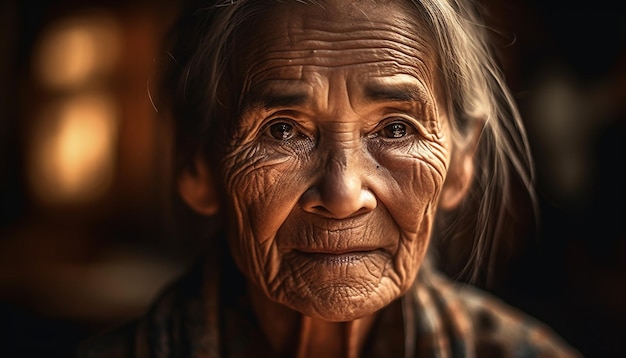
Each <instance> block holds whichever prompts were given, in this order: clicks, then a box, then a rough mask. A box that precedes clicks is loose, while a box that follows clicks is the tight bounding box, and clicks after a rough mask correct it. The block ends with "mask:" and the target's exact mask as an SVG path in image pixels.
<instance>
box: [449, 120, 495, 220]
mask: <svg viewBox="0 0 626 358" xmlns="http://www.w3.org/2000/svg"><path fill="white" fill-rule="evenodd" d="M478 122H479V123H476V125H475V126H474V128H472V129H471V130H470V133H469V138H468V140H467V141H466V142H465V145H462V146H461V147H460V148H456V150H455V151H454V152H453V155H452V159H451V160H450V167H449V168H448V174H447V176H446V181H445V182H444V184H443V188H442V190H441V196H440V197H439V207H440V208H442V209H444V210H451V209H454V208H456V207H457V206H458V205H459V204H460V203H461V201H462V200H463V198H464V197H465V195H466V194H467V192H468V191H469V189H470V187H471V186H472V178H473V177H474V154H475V152H476V148H477V146H478V140H479V138H480V132H481V131H482V128H483V124H484V122H482V121H478Z"/></svg>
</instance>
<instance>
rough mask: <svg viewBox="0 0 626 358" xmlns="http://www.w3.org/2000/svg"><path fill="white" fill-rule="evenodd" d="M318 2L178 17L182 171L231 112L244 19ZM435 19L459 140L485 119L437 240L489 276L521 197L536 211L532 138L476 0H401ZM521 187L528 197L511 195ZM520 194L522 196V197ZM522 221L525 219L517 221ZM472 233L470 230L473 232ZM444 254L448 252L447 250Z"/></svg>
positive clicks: (245, 0) (212, 143)
mask: <svg viewBox="0 0 626 358" xmlns="http://www.w3.org/2000/svg"><path fill="white" fill-rule="evenodd" d="M289 1H292V2H294V3H303V4H317V5H320V2H323V1H313V0H308V1H305V0H230V1H223V0H213V1H204V4H203V5H202V4H201V5H198V4H195V5H192V6H190V8H193V9H192V11H187V12H184V13H183V16H182V17H181V18H180V20H179V22H178V24H177V26H175V27H174V32H172V34H171V37H170V41H172V42H171V44H170V45H171V46H170V48H171V50H170V52H169V53H168V55H169V56H168V57H169V61H166V64H165V72H164V73H163V76H162V81H161V86H160V87H161V91H160V92H159V95H160V97H161V99H162V101H159V103H160V104H163V103H164V104H165V106H166V107H168V108H169V109H170V110H171V112H170V115H171V116H172V118H174V119H175V121H174V123H175V124H174V128H175V139H174V140H175V148H176V151H175V158H176V159H175V168H176V170H175V171H176V172H179V171H180V170H182V169H185V168H189V167H191V163H192V161H193V159H194V157H195V156H196V155H197V154H198V153H204V154H205V155H207V157H211V156H212V155H215V153H212V149H215V148H217V147H218V146H216V144H218V142H219V140H220V138H224V137H225V136H224V134H225V133H224V132H223V130H224V128H223V127H227V126H228V125H227V124H225V122H226V121H228V120H232V118H233V115H232V114H233V113H232V111H236V110H237V109H236V108H228V107H229V106H228V103H237V100H236V99H233V97H236V96H237V95H239V94H240V93H239V91H240V90H241V89H237V88H230V86H231V84H232V83H235V82H234V81H233V78H236V77H237V74H236V73H235V71H236V70H237V69H236V68H233V67H235V65H234V63H236V62H237V61H236V59H235V58H234V57H235V56H236V55H235V51H234V50H235V46H236V41H237V36H238V34H239V33H241V31H245V23H246V21H247V20H248V19H250V18H251V17H252V16H254V15H255V14H257V13H258V12H260V11H264V10H266V9H267V8H268V7H269V6H270V5H272V4H276V3H286V2H289ZM403 1H406V3H407V5H410V6H411V7H412V8H413V9H414V12H415V14H416V16H419V17H420V20H422V21H424V22H425V23H426V24H427V25H429V27H430V29H431V30H432V34H433V35H434V38H435V39H436V41H437V44H435V45H436V46H437V47H436V48H437V49H438V52H439V56H440V72H441V78H442V80H443V83H444V91H445V98H446V99H447V102H448V103H447V109H448V113H450V114H452V115H451V118H453V120H452V132H453V139H454V141H455V142H457V143H458V142H461V143H462V142H463V141H464V140H466V138H467V137H468V132H469V128H472V127H475V126H476V125H481V126H482V131H481V133H480V138H479V141H478V144H477V145H478V147H477V150H476V154H475V158H474V164H475V171H474V178H473V183H472V188H471V189H470V192H469V193H468V195H466V197H465V199H464V200H463V202H462V203H461V204H460V205H459V207H458V208H457V209H455V210H453V211H450V212H440V213H438V214H437V221H436V223H435V228H434V232H433V240H434V243H435V245H437V246H440V247H443V246H446V245H447V246H448V249H455V250H459V249H461V250H467V251H468V252H467V253H466V254H465V255H463V256H464V257H463V261H464V266H463V267H462V269H461V270H460V271H461V272H459V276H463V277H464V278H467V279H469V280H470V281H473V282H476V281H482V280H485V279H486V280H487V282H489V281H492V279H493V277H492V276H493V274H494V271H495V270H494V268H495V267H494V266H495V264H496V261H497V260H496V258H497V255H496V254H498V253H499V252H500V251H501V250H500V248H499V243H500V242H502V241H505V242H506V241H508V240H512V238H511V237H510V236H511V235H512V234H513V232H511V230H510V227H511V226H510V225H511V224H512V223H513V224H515V223H516V221H519V218H518V217H517V216H519V215H520V210H519V207H523V206H524V204H526V207H529V208H530V209H531V212H532V213H533V214H534V215H535V216H534V217H533V219H535V223H536V219H537V204H536V198H535V192H534V187H533V181H534V173H533V163H532V158H531V155H530V149H529V144H528V141H527V138H526V133H525V130H524V126H523V123H522V120H521V118H520V115H519V112H518V110H517V107H516V105H515V102H514V99H513V97H512V95H511V93H510V91H509V89H508V88H507V86H506V84H505V81H504V76H503V75H502V73H501V72H500V69H499V66H498V64H497V62H496V57H495V52H494V50H493V48H492V45H491V41H490V37H489V36H490V34H489V32H488V29H487V28H486V26H485V25H484V21H483V19H482V18H481V15H480V11H479V9H478V7H477V5H476V4H475V3H473V2H472V1H471V0H403ZM519 192H522V194H523V195H524V197H525V203H524V202H522V203H521V204H522V205H521V206H519V205H520V203H519V202H518V201H516V200H513V195H516V193H519ZM516 199H517V198H516ZM517 225H521V224H519V223H517ZM468 239H470V240H471V241H470V240H468ZM439 256H440V258H442V259H444V260H445V255H441V253H440V255H439Z"/></svg>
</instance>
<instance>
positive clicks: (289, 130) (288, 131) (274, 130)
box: [268, 122, 297, 140]
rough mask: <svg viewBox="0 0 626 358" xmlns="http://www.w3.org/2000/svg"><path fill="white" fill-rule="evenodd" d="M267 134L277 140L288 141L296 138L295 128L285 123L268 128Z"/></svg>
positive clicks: (278, 123)
mask: <svg viewBox="0 0 626 358" xmlns="http://www.w3.org/2000/svg"><path fill="white" fill-rule="evenodd" d="M268 134H269V135H270V136H272V138H274V139H277V140H289V139H291V138H293V137H295V136H296V134H297V130H296V128H295V127H294V126H293V125H292V124H290V123H287V122H277V123H274V124H272V125H271V126H270V127H269V128H268Z"/></svg>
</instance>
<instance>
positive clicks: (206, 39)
mask: <svg viewBox="0 0 626 358" xmlns="http://www.w3.org/2000/svg"><path fill="white" fill-rule="evenodd" d="M170 54H171V55H172V56H171V57H172V59H173V61H172V63H171V64H170V66H169V68H168V70H167V72H166V75H165V76H164V80H163V92H162V94H163V95H164V98H169V99H170V102H169V103H168V107H169V108H170V109H171V115H172V118H174V119H175V129H176V148H177V164H178V166H177V171H176V175H177V184H178V191H179V193H180V196H181V197H182V199H183V200H184V202H186V203H187V204H188V205H189V206H190V207H191V208H193V209H194V210H195V211H197V212H198V213H200V214H202V215H204V216H206V217H207V220H210V219H209V218H213V219H216V218H217V221H218V222H219V230H218V231H217V233H216V234H215V235H214V237H212V238H211V240H212V242H213V244H214V245H212V246H211V250H209V252H208V253H207V254H206V255H204V259H203V260H202V261H201V262H200V263H199V264H198V265H196V266H195V267H194V268H193V269H192V270H191V272H190V273H189V274H188V275H187V276H186V277H184V278H182V279H181V280H180V281H178V282H177V283H175V284H174V285H173V286H171V287H170V288H169V289H168V290H166V292H164V294H163V295H162V296H161V298H159V300H158V301H157V302H156V303H155V305H154V306H153V307H152V309H151V310H150V311H149V312H148V313H147V314H146V315H145V316H144V317H142V318H140V319H138V320H136V321H133V322H131V323H129V324H128V325H126V326H125V327H122V328H121V329H119V330H117V331H115V332H112V333H109V334H107V335H105V336H102V337H99V338H98V339H96V340H95V341H93V342H91V344H90V345H88V346H86V347H85V350H84V352H83V353H84V355H85V356H88V357H97V356H98V357H99V356H107V357H220V356H228V357H249V356H270V357H279V356H297V357H361V356H363V357H370V356H371V357H575V356H579V353H578V352H577V351H576V350H574V349H572V348H570V347H569V346H568V345H567V344H566V343H564V342H563V341H562V340H561V339H560V338H559V337H558V336H556V335H555V334H554V333H553V332H552V331H551V330H550V329H549V328H547V327H546V326H545V325H543V324H541V323H539V322H537V321H535V320H533V319H532V318H530V317H527V316H525V315H523V314H522V313H520V312H518V311H516V310H514V309H513V308H510V307H507V306H506V305H505V304H503V303H502V302H500V301H498V300H497V299H495V298H493V297H490V296H489V295H488V294H486V293H483V292H480V291H478V290H477V289H474V288H471V287H469V286H466V285H461V284H459V283H454V282H452V281H451V280H449V279H447V278H445V277H444V276H443V275H442V274H440V273H438V272H437V271H436V270H435V268H434V262H433V261H434V260H433V258H432V257H431V256H432V254H431V252H430V251H429V246H432V245H431V244H430V243H431V241H433V240H435V238H436V239H437V240H439V239H441V238H442V237H444V236H450V235H452V236H455V237H457V238H458V237H461V236H462V237H464V238H463V240H465V241H473V243H474V244H473V249H472V254H471V256H469V265H470V266H471V267H474V268H480V267H483V268H484V267H489V266H490V265H488V264H487V265H485V262H487V261H486V260H487V258H486V257H487V254H488V253H489V251H491V249H492V248H493V247H494V243H495V240H506V239H507V238H506V237H503V233H504V230H503V227H504V225H507V223H506V222H504V221H503V220H504V219H506V215H505V213H506V211H507V210H508V208H509V207H510V206H511V205H512V204H513V203H511V202H510V200H509V198H510V192H511V186H512V184H511V183H512V182H513V181H514V180H516V181H519V182H521V183H523V185H524V186H525V187H526V190H527V192H528V197H529V198H530V199H531V201H532V198H533V191H532V187H531V179H532V178H531V174H530V173H531V160H530V157H529V154H528V146H527V142H526V139H525V134H524V131H523V127H522V124H521V122H520V118H519V116H518V113H517V110H516V108H515V105H514V103H513V101H512V99H511V95H510V94H509V92H508V90H507V89H506V88H505V85H504V81H503V79H502V77H501V75H500V73H499V72H498V70H497V69H496V66H495V64H494V61H493V59H492V57H491V53H490V49H489V46H488V44H487V34H486V33H485V27H484V26H483V25H481V20H480V18H479V16H478V14H477V13H476V11H475V7H474V5H473V4H472V3H469V2H468V1H465V0H363V1H347V0H317V1H313V0H311V1H303V0H283V1H279V0H247V1H246V0H239V1H213V2H210V3H208V4H201V5H196V7H195V8H193V9H191V10H190V11H189V12H188V13H186V15H184V16H183V17H182V18H181V20H180V22H179V25H178V26H177V27H176V31H175V32H174V42H173V46H172V48H171V50H170ZM512 175H514V176H515V178H513V177H511V176H512ZM441 255H445V253H441Z"/></svg>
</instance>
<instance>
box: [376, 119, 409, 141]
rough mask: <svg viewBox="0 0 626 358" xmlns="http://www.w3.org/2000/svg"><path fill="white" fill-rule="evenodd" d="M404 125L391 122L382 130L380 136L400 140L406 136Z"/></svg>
mask: <svg viewBox="0 0 626 358" xmlns="http://www.w3.org/2000/svg"><path fill="white" fill-rule="evenodd" d="M407 131H408V130H407V127H406V124H404V123H400V122H393V123H391V124H388V125H387V126H385V128H383V130H382V134H383V136H384V137H385V138H402V137H404V136H405V135H406V134H407Z"/></svg>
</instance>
